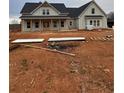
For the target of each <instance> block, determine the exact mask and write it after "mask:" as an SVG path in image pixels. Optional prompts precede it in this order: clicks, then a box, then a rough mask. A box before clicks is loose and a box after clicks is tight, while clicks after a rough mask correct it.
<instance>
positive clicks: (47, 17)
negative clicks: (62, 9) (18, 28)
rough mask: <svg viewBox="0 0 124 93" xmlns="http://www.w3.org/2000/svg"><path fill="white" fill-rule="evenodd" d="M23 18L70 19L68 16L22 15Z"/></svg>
mask: <svg viewBox="0 0 124 93" xmlns="http://www.w3.org/2000/svg"><path fill="white" fill-rule="evenodd" d="M20 18H21V19H70V17H68V16H21V17H20Z"/></svg>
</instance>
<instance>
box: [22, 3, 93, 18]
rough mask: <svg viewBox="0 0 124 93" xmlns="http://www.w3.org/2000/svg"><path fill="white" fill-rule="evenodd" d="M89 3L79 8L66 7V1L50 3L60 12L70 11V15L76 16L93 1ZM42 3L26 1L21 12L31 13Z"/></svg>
mask: <svg viewBox="0 0 124 93" xmlns="http://www.w3.org/2000/svg"><path fill="white" fill-rule="evenodd" d="M91 2H92V1H90V2H89V3H87V4H85V5H83V6H81V7H79V8H66V6H65V5H64V3H50V4H51V5H52V6H53V7H55V8H56V9H57V10H58V11H59V12H60V13H68V16H69V17H72V18H75V17H78V16H79V15H80V14H81V13H82V12H83V11H84V10H85V9H86V7H87V6H88V5H89V4H90V3H91ZM40 4H42V3H41V2H40V3H25V5H24V7H23V8H22V10H21V12H20V13H30V12H32V11H33V10H34V9H35V8H37V7H38V6H39V5H40Z"/></svg>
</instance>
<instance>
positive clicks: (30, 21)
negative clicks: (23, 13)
mask: <svg viewBox="0 0 124 93" xmlns="http://www.w3.org/2000/svg"><path fill="white" fill-rule="evenodd" d="M30 22H31V29H30V30H31V31H32V19H31V20H30Z"/></svg>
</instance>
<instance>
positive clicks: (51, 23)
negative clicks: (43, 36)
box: [50, 19, 53, 30]
mask: <svg viewBox="0 0 124 93" xmlns="http://www.w3.org/2000/svg"><path fill="white" fill-rule="evenodd" d="M52 26H53V21H52V19H51V22H50V30H52Z"/></svg>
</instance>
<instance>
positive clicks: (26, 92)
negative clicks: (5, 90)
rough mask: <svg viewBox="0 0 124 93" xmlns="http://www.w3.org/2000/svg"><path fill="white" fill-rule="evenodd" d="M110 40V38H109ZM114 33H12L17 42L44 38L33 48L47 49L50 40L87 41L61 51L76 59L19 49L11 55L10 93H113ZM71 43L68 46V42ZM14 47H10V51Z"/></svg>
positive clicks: (25, 48) (35, 50)
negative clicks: (64, 38) (62, 38)
mask: <svg viewBox="0 0 124 93" xmlns="http://www.w3.org/2000/svg"><path fill="white" fill-rule="evenodd" d="M109 35H110V36H111V37H108V36H109ZM113 35H114V33H113V30H107V29H106V30H102V31H77V32H57V33H56V32H31V33H20V32H17V33H14V32H11V33H10V42H11V41H12V40H15V39H18V38H45V39H46V40H45V42H43V43H42V44H40V43H33V44H30V45H34V46H38V47H45V48H47V46H48V42H47V39H48V38H50V37H68V36H71V37H75V36H76V37H77V36H83V37H86V41H78V43H77V42H71V43H74V44H77V45H78V46H75V47H66V48H65V49H63V50H61V51H64V52H68V53H73V54H75V55H76V56H74V57H73V56H69V55H64V54H60V53H56V52H51V51H47V50H43V49H35V48H29V47H25V46H19V47H16V48H15V49H13V50H11V51H10V53H9V54H10V63H9V64H10V93H113V91H114V76H113V75H114V59H113V57H114V41H113V38H114V36H113ZM68 43H69V42H68ZM12 45H13V44H11V43H10V47H11V46H12Z"/></svg>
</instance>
